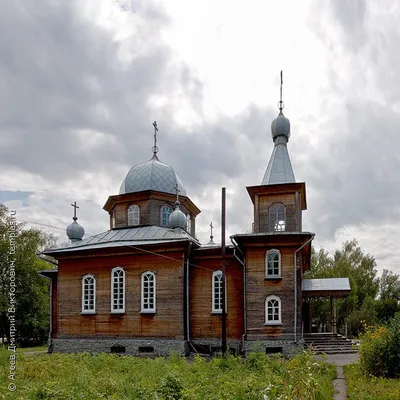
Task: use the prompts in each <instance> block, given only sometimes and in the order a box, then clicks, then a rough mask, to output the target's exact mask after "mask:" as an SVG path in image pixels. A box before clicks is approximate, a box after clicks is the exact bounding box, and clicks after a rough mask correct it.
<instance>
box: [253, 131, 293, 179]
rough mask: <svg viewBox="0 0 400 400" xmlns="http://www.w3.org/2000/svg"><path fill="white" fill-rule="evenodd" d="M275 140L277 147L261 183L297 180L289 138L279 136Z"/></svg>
mask: <svg viewBox="0 0 400 400" xmlns="http://www.w3.org/2000/svg"><path fill="white" fill-rule="evenodd" d="M274 141H275V147H274V150H273V152H272V154H271V158H270V160H269V163H268V167H267V170H266V171H265V175H264V178H263V180H262V182H261V185H272V184H276V183H294V182H296V179H295V177H294V173H293V168H292V163H291V162H290V158H289V153H288V149H287V142H288V138H287V137H285V136H278V137H276V138H275V139H274Z"/></svg>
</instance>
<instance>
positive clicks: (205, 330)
mask: <svg viewBox="0 0 400 400" xmlns="http://www.w3.org/2000/svg"><path fill="white" fill-rule="evenodd" d="M191 262H192V263H193V264H195V266H193V265H192V266H191V267H190V287H189V288H190V295H189V297H190V336H191V338H193V339H200V338H220V337H221V319H222V317H221V315H220V314H212V273H213V272H214V271H216V270H220V269H221V256H220V255H218V256H212V257H207V256H205V254H204V253H203V255H196V257H194V258H193V259H192V261H191ZM226 277H227V283H226V289H227V337H228V338H231V339H240V338H241V335H242V334H243V333H244V332H243V268H242V266H241V265H240V264H239V263H238V262H237V260H236V259H234V258H233V257H232V256H229V257H227V262H226Z"/></svg>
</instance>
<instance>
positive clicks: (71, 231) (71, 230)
mask: <svg viewBox="0 0 400 400" xmlns="http://www.w3.org/2000/svg"><path fill="white" fill-rule="evenodd" d="M72 219H73V220H74V222H72V224H71V225H69V226H68V227H67V236H68V237H69V239H71V241H76V240H82V238H83V235H84V234H85V230H84V229H83V227H82V226H81V225H79V224H78V223H77V222H76V220H77V219H78V218H76V217H74V218H72Z"/></svg>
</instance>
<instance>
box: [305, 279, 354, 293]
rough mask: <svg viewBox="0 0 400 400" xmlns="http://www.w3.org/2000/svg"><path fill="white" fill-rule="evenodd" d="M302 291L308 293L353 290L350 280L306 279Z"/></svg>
mask: <svg viewBox="0 0 400 400" xmlns="http://www.w3.org/2000/svg"><path fill="white" fill-rule="evenodd" d="M301 289H302V290H303V291H306V292H321V291H328V292H332V291H350V290H351V288H350V280H349V278H325V279H304V280H303V281H302V284H301Z"/></svg>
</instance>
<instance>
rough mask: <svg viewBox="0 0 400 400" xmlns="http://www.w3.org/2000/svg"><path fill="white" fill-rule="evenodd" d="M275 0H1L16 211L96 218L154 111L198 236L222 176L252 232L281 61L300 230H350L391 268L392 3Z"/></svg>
mask: <svg viewBox="0 0 400 400" xmlns="http://www.w3.org/2000/svg"><path fill="white" fill-rule="evenodd" d="M286 3H287V2H285V4H279V5H276V6H275V5H273V4H272V3H271V4H270V3H268V4H267V3H265V2H257V1H252V2H251V7H247V8H245V9H243V7H244V6H243V7H240V6H234V7H232V8H230V13H229V14H226V13H225V7H224V6H220V7H219V8H217V9H216V10H214V11H210V9H209V7H208V6H206V5H205V4H202V3H198V2H194V3H193V4H191V3H190V2H183V3H179V2H177V3H174V4H167V3H165V4H163V3H162V4H160V3H156V2H152V1H144V0H138V1H128V0H119V1H114V2H110V1H106V0H96V1H94V0H86V1H78V0H73V1H68V2H64V3H60V4H58V3H54V2H52V1H50V0H37V1H35V2H34V3H33V2H22V3H18V2H6V3H5V4H3V6H2V13H1V14H0V90H1V93H3V95H2V96H1V98H0V160H1V161H0V166H1V168H2V171H4V173H2V174H1V176H0V187H1V189H3V190H4V191H7V192H3V195H2V196H3V198H5V201H6V203H7V204H8V205H10V206H11V205H12V206H13V207H15V208H17V210H18V215H19V217H20V218H21V219H25V220H36V221H41V222H43V223H45V224H49V225H54V226H60V227H65V226H66V225H67V224H68V223H69V221H70V217H71V216H72V211H71V207H70V206H69V204H70V203H71V202H73V201H75V200H76V201H77V202H78V204H80V205H81V209H80V210H79V220H80V222H81V223H82V225H84V226H85V228H86V231H87V232H88V233H91V234H95V233H97V232H99V231H102V230H105V229H107V228H108V218H107V215H106V213H105V212H104V211H103V210H102V206H103V204H104V203H105V201H106V199H107V197H108V196H109V195H112V194H116V193H118V191H119V186H120V184H121V182H122V180H123V178H124V177H125V175H126V173H127V172H128V170H129V169H130V167H131V166H132V165H134V164H136V163H139V162H143V161H145V160H147V159H149V158H150V157H151V154H152V153H151V147H152V145H153V142H152V141H153V130H152V126H151V124H152V122H153V121H154V120H157V122H158V125H159V128H160V130H159V135H158V146H159V148H160V151H159V158H160V160H161V161H163V162H165V163H168V164H170V165H171V166H173V168H174V169H175V171H176V172H177V174H178V175H179V176H180V178H181V179H182V181H183V182H184V184H185V186H186V189H187V192H188V194H189V196H190V197H191V198H192V200H193V201H194V202H195V203H196V204H197V205H198V206H199V207H200V208H201V209H202V213H201V214H200V216H199V217H198V220H197V221H196V229H197V232H198V236H199V237H200V238H201V239H202V240H203V241H208V236H209V227H208V225H209V223H210V221H211V220H212V221H213V223H214V226H215V227H216V231H215V236H216V241H218V236H219V212H220V189H221V187H222V186H225V187H227V192H228V193H227V202H228V215H227V217H228V221H227V222H228V229H229V234H233V233H238V232H246V231H250V230H251V223H252V204H251V201H250V199H249V197H248V194H247V192H246V189H245V187H246V186H252V185H257V184H259V183H260V182H261V180H262V177H263V175H264V172H265V169H266V167H267V164H268V160H269V157H270V154H271V152H272V149H273V142H272V139H271V136H270V122H271V121H272V119H273V118H274V117H275V116H276V114H277V109H276V107H275V105H276V102H277V100H278V94H279V89H278V85H279V79H278V77H279V70H280V69H281V68H283V69H284V74H285V75H284V77H285V87H284V96H285V98H284V99H285V104H286V108H285V110H284V112H285V114H286V115H287V116H288V117H289V118H290V120H291V124H292V136H291V138H290V142H289V154H290V157H291V160H292V165H293V168H294V172H295V176H296V178H297V180H299V181H306V183H307V190H308V193H307V197H308V207H309V209H308V211H307V212H306V213H304V218H305V223H304V229H306V230H310V231H314V232H315V233H316V234H317V236H316V238H317V239H316V243H317V245H320V244H323V245H324V246H328V247H329V246H331V247H332V246H338V245H340V241H341V240H345V239H346V238H349V237H347V236H346V235H355V236H356V237H357V236H359V237H360V238H361V239H360V240H362V242H361V244H362V246H364V247H365V248H366V249H367V251H370V250H369V249H373V250H374V251H376V254H378V256H379V257H380V260H381V262H382V265H390V266H395V265H396V264H395V261H394V260H396V257H398V256H397V250H395V249H394V247H393V245H392V244H391V245H390V246H389V248H390V249H389V250H387V251H385V252H382V251H381V250H379V249H378V248H377V245H376V243H374V241H376V242H379V248H385V243H386V242H389V243H392V242H391V240H392V239H391V236H390V237H389V236H388V235H393V234H395V232H397V235H398V234H400V228H397V227H398V226H400V225H399V222H400V221H399V219H400V213H399V206H398V198H399V196H400V189H399V188H400V182H399V180H400V175H399V174H398V171H399V167H400V165H399V164H400V158H399V156H398V154H397V149H398V148H399V147H400V139H399V136H398V132H397V131H398V126H399V122H400V95H399V92H398V89H397V88H398V87H399V85H400V77H399V71H400V53H399V52H398V51H397V49H398V47H399V44H400V29H399V26H400V11H399V8H398V7H397V8H396V2H395V1H389V0H387V1H386V2H385V6H380V5H376V4H374V2H371V1H340V2H337V1H325V2H320V1H309V2H304V3H303V2H292V3H287V4H286ZM288 4H290V7H293V8H291V9H292V10H293V15H292V14H291V15H288V14H287V13H285V12H284V11H285V10H286V7H287V5H288ZM192 5H193V7H194V8H192ZM181 6H182V7H181ZM274 7H276V8H274ZM185 13H188V14H187V15H186V14H185ZM238 27H240V29H239V28H238ZM289 27H290V29H289ZM277 32H279V34H278V33H277ZM16 191H23V192H26V193H25V194H24V196H23V198H21V196H19V195H18V196H14V195H13V196H10V195H9V193H10V192H16ZM376 229H378V230H379V232H380V234H379V235H375V234H374V232H375V230H376ZM62 235H64V233H63V232H61V231H60V238H61V236H62ZM370 252H371V253H372V254H373V252H372V250H371V251H370ZM378 262H379V260H378Z"/></svg>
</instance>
